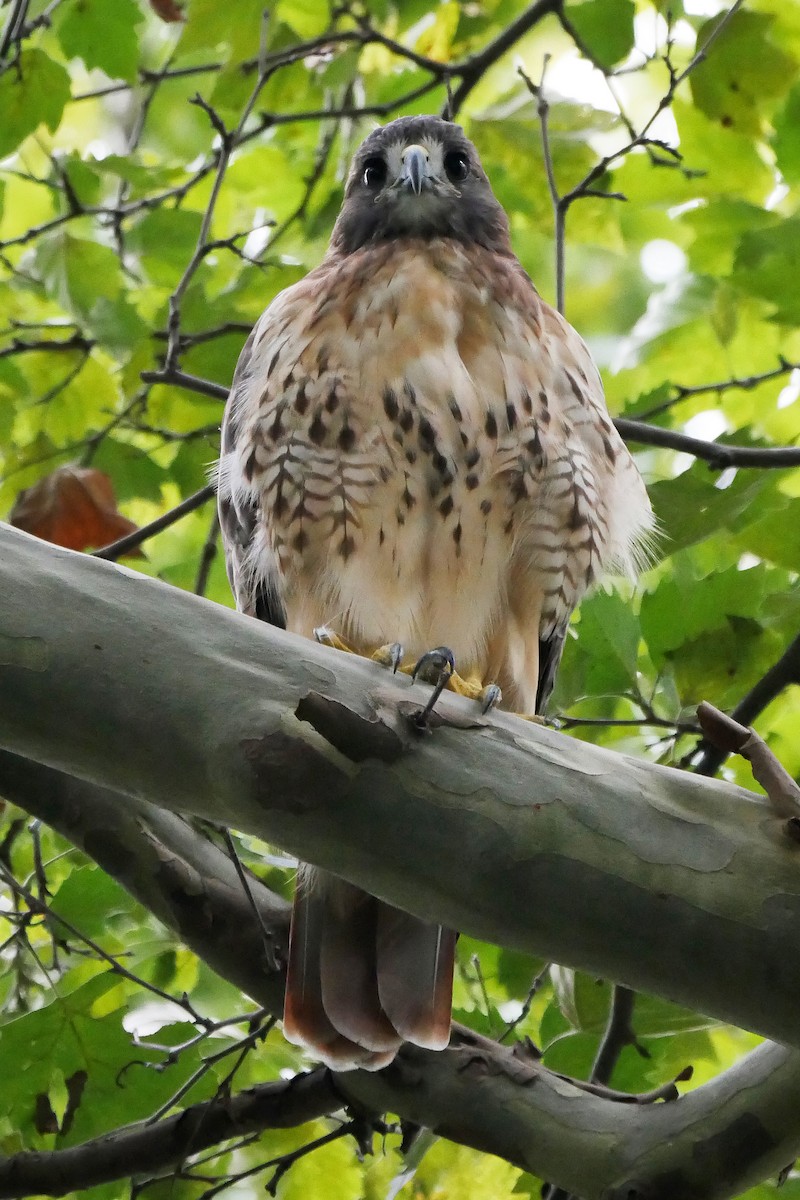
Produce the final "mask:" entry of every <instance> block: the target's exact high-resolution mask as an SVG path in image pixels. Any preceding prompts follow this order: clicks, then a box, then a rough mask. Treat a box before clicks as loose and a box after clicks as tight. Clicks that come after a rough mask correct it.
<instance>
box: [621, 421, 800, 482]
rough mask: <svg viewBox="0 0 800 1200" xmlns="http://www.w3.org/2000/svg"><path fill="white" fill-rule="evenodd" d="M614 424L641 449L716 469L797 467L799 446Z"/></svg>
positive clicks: (642, 424) (631, 423) (640, 423)
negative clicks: (732, 441) (740, 442)
mask: <svg viewBox="0 0 800 1200" xmlns="http://www.w3.org/2000/svg"><path fill="white" fill-rule="evenodd" d="M614 424H615V425H616V427H617V431H618V433H620V434H621V436H622V437H623V438H625V440H626V441H629V442H638V443H639V444H640V445H643V446H663V447H665V448H666V449H668V450H679V451H682V452H683V453H684V454H691V455H693V456H694V457H695V458H700V459H702V460H703V461H704V462H707V463H708V464H709V465H710V466H711V467H714V468H716V469H717V470H720V471H721V470H723V469H724V468H726V467H772V468H779V467H795V466H798V465H800V446H764V447H762V446H731V445H727V444H726V443H724V442H710V441H705V440H704V439H702V438H695V437H690V436H689V435H688V434H687V433H680V432H679V431H678V430H677V429H660V428H659V427H658V426H657V425H648V424H646V423H645V422H644V421H629V420H627V419H626V418H624V417H618V418H617V419H616V420H615V421H614Z"/></svg>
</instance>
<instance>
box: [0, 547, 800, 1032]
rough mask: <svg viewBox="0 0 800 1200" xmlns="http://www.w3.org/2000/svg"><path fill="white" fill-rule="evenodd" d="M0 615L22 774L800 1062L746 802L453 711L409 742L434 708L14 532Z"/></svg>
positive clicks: (785, 893)
mask: <svg viewBox="0 0 800 1200" xmlns="http://www.w3.org/2000/svg"><path fill="white" fill-rule="evenodd" d="M0 591H1V592H2V595H3V598H4V608H3V616H2V626H1V627H0V635H1V636H0V645H1V646H2V653H3V659H4V661H5V662H6V664H7V665H6V666H5V667H4V676H5V686H4V687H3V689H1V690H0V744H1V745H3V746H5V747H6V748H7V749H9V750H11V751H12V752H15V753H17V754H21V755H23V756H25V757H26V758H30V759H33V760H35V761H39V762H42V763H44V764H46V765H48V766H51V767H54V768H56V769H58V770H61V771H63V772H65V773H67V774H70V775H73V776H75V777H79V778H83V779H86V780H88V781H89V782H92V783H95V784H98V785H102V786H105V787H108V788H111V789H112V790H116V791H119V792H122V793H125V794H128V795H146V796H148V798H149V799H151V800H152V801H153V802H154V803H156V804H159V805H162V806H164V807H166V808H169V809H171V810H173V811H178V812H188V813H194V814H196V815H198V816H202V817H206V818H209V819H211V820H218V821H222V822H224V823H226V824H227V823H230V824H232V825H234V826H235V827H237V828H240V829H242V830H245V831H249V832H253V833H256V834H258V835H259V836H261V837H263V838H265V840H267V841H270V842H273V843H275V844H278V845H281V846H283V847H285V848H286V849H287V850H289V851H290V852H292V853H295V854H297V855H298V856H299V857H302V858H303V859H305V860H307V861H309V862H312V863H315V864H316V865H319V866H322V867H326V868H328V869H331V870H334V871H335V872H336V873H337V874H340V875H342V876H344V877H345V878H347V879H349V880H350V881H351V882H353V883H356V884H358V885H360V886H362V887H364V888H365V889H366V890H368V891H370V892H371V893H373V894H374V895H377V896H379V897H381V898H383V899H386V900H389V901H391V902H393V903H396V904H398V905H400V906H401V907H403V908H406V909H407V910H408V911H410V912H413V913H416V914H417V915H421V916H424V917H426V918H427V919H434V920H438V921H441V923H443V924H445V925H448V926H449V927H451V928H455V929H463V930H464V931H465V932H468V933H471V934H473V935H474V936H476V937H479V938H483V939H485V940H488V941H492V942H495V943H499V944H503V945H508V946H512V947H515V948H518V949H521V950H528V951H530V952H532V953H534V954H537V955H540V956H542V957H545V958H547V959H551V960H555V961H558V962H562V963H564V964H566V965H569V966H574V967H577V968H580V969H584V970H588V971H590V972H593V973H597V974H600V975H602V976H604V977H606V978H610V979H613V980H616V981H619V982H624V983H625V984H627V985H628V986H630V987H635V988H641V989H642V990H645V991H650V992H655V993H657V994H659V995H664V996H667V997H669V998H671V999H673V1000H675V1001H676V1002H678V1003H684V1004H687V1005H689V1006H690V1007H693V1008H695V1009H699V1010H700V1011H703V1012H708V1013H711V1014H713V1015H715V1016H718V1017H719V1018H721V1019H723V1020H728V1021H731V1022H732V1023H734V1024H737V1025H740V1026H744V1027H746V1028H750V1029H755V1030H757V1031H759V1032H762V1033H764V1034H765V1035H767V1036H772V1037H776V1038H779V1039H783V1040H785V1041H786V1042H787V1043H789V1044H796V1043H798V1042H800V1035H799V1034H798V1029H797V1020H796V1004H795V997H796V994H797V992H798V991H799V990H800V950H798V945H797V941H796V938H795V937H794V931H793V926H791V927H790V925H787V923H786V922H784V921H782V920H779V919H777V918H775V917H773V916H772V915H771V914H773V913H774V912H776V907H775V906H776V905H778V909H779V911H780V912H785V911H786V908H787V905H788V906H791V905H792V904H795V903H797V904H800V875H799V874H798V872H797V863H796V858H795V855H794V848H793V847H791V846H788V845H787V844H786V842H785V840H784V839H783V838H782V837H781V836H780V833H779V831H777V836H776V833H775V832H773V831H774V830H775V827H776V825H777V824H778V818H776V817H774V816H773V815H772V814H771V813H770V811H769V809H768V808H766V807H765V806H764V804H763V803H762V802H759V800H757V799H756V798H755V797H754V796H753V794H752V793H750V792H746V791H744V790H743V789H741V788H736V787H733V786H730V785H726V784H720V783H716V782H714V781H711V780H705V779H701V778H698V777H696V776H693V775H689V774H681V773H679V772H676V771H673V770H670V769H668V768H663V767H658V766H653V765H649V764H648V763H646V762H632V761H630V760H627V759H624V758H622V757H621V756H619V755H617V754H613V753H611V752H609V751H605V750H601V749H599V748H597V747H593V746H590V745H588V744H582V743H580V742H576V741H574V740H572V739H569V738H566V737H564V736H563V735H561V734H558V733H556V732H554V731H551V730H547V729H542V728H539V727H538V726H535V725H532V724H530V723H529V722H524V721H521V720H520V719H519V718H517V717H514V716H512V715H510V714H505V713H497V714H492V715H491V716H490V717H488V718H481V717H480V716H479V715H478V714H476V713H475V708H474V706H471V705H470V704H469V703H468V702H467V701H465V700H463V699H461V698H460V697H457V696H454V695H451V694H446V695H444V696H443V697H442V698H441V700H440V702H439V706H438V708H437V713H438V714H440V715H439V716H438V717H437V718H436V720H435V722H434V725H435V729H434V736H432V737H431V738H425V739H422V738H420V737H419V736H418V735H417V734H416V733H415V732H414V729H413V727H412V722H411V720H410V719H409V718H410V717H411V716H412V715H413V714H414V713H416V712H417V711H418V710H419V708H420V706H421V704H423V703H424V702H425V700H426V699H427V697H428V695H429V691H428V689H427V687H426V686H425V685H423V684H417V685H412V683H411V682H410V680H408V679H407V678H406V677H403V678H402V679H401V678H399V677H392V676H390V675H388V673H386V672H384V671H383V670H382V669H381V668H380V667H379V666H377V665H376V664H371V663H367V662H365V661H363V660H361V659H358V658H357V657H356V656H354V655H345V654H342V653H340V652H337V651H333V650H330V649H327V648H325V647H321V646H318V645H316V644H315V643H313V642H311V641H309V640H306V639H301V638H297V637H294V636H292V635H290V634H287V633H283V632H281V631H276V630H273V629H271V628H269V627H267V626H264V625H262V624H260V623H258V622H255V621H251V620H248V619H246V618H244V617H242V616H240V615H238V614H235V613H232V612H230V611H229V610H226V609H221V608H220V607H219V606H216V605H211V604H208V603H207V602H205V601H202V600H200V599H198V598H197V597H194V596H191V595H189V594H185V593H181V592H178V591H176V590H174V589H171V588H169V587H167V586H166V585H163V584H160V583H158V582H157V581H155V580H151V579H146V578H142V577H140V576H135V575H133V574H132V573H131V572H129V571H127V570H125V569H124V568H119V567H114V566H111V565H110V564H108V563H103V562H100V561H98V560H97V559H94V558H89V557H85V556H80V555H76V554H72V553H69V552H67V551H63V550H59V549H57V548H55V547H52V546H49V545H46V544H45V543H42V542H38V541H36V540H35V539H33V538H28V537H26V536H25V535H23V534H21V533H19V532H17V531H15V530H11V529H8V528H4V527H0ZM154 647H155V648H157V649H155V650H154ZM212 680H213V686H211V685H210V682H209V681H212ZM87 730H91V731H92V736H91V737H89V736H87V732H86V731H87ZM534 800H535V803H534ZM387 830H391V831H393V832H392V835H391V836H390V837H388V838H387V836H386V831H387ZM411 831H413V836H412V832H411ZM376 847H380V853H376ZM465 877H466V878H469V879H470V881H471V884H470V888H469V889H465V888H464V886H463V880H464V878H465ZM698 921H701V922H702V927H703V937H704V944H705V945H706V946H707V948H708V949H707V952H706V953H704V954H703V956H702V957H698V955H697V953H696V946H697V922H698ZM766 977H770V978H771V979H772V981H773V982H772V985H771V988H770V999H769V1004H765V1001H764V990H763V987H762V984H761V980H762V979H763V978H766Z"/></svg>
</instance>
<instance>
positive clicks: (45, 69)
mask: <svg viewBox="0 0 800 1200" xmlns="http://www.w3.org/2000/svg"><path fill="white" fill-rule="evenodd" d="M69 96H70V83H69V75H68V74H67V72H66V71H65V70H64V68H63V67H62V66H61V65H60V63H57V62H53V60H52V58H50V57H48V55H47V54H45V53H44V51H43V50H38V49H26V50H23V51H22V52H21V54H20V56H19V58H18V59H17V61H16V63H12V64H10V65H9V66H8V67H7V68H6V70H5V72H4V73H3V75H2V76H0V113H2V114H3V117H2V120H0V157H3V156H4V155H6V154H8V153H9V152H10V151H11V150H14V149H15V148H16V147H17V146H18V145H19V144H20V142H22V141H23V140H24V139H25V138H26V137H27V136H28V134H30V133H33V132H34V131H35V130H37V129H38V128H39V126H40V125H41V124H42V122H44V123H45V125H46V126H47V128H48V129H50V130H51V131H52V132H55V130H56V129H57V128H58V124H59V122H60V120H61V114H62V113H63V111H64V105H65V104H66V103H67V101H68V100H69Z"/></svg>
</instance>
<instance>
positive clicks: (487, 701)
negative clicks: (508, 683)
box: [478, 683, 503, 715]
mask: <svg viewBox="0 0 800 1200" xmlns="http://www.w3.org/2000/svg"><path fill="white" fill-rule="evenodd" d="M478 699H479V700H480V702H481V712H482V713H483V714H484V715H486V713H488V712H491V711H492V709H493V708H497V705H498V704H499V703H500V701H501V700H502V699H503V693H502V692H501V691H500V688H499V687H498V686H497V684H496V683H488V684H487V685H486V687H485V688H484V689H483V691H482V692H481V694H480V696H479V697H478Z"/></svg>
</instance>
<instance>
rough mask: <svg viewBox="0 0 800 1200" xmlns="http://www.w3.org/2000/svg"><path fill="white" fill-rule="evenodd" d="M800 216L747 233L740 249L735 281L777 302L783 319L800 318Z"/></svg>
mask: <svg viewBox="0 0 800 1200" xmlns="http://www.w3.org/2000/svg"><path fill="white" fill-rule="evenodd" d="M798 274H800V218H799V217H789V218H788V219H787V220H785V221H781V222H780V224H778V225H773V226H770V227H768V228H765V229H758V230H753V231H752V232H748V233H745V234H744V235H743V236H742V239H741V241H740V242H739V247H738V250H737V252H736V263H735V267H734V271H733V277H732V278H733V281H734V282H735V283H736V284H737V286H738V287H740V288H741V289H742V291H746V292H749V293H751V294H752V295H755V296H760V297H762V298H763V299H764V300H767V301H769V302H770V303H771V304H773V305H774V315H775V318H776V319H777V320H779V321H782V322H784V323H786V324H790V325H794V324H797V323H798V322H799V321H800V290H799V289H798V288H797V286H796V284H797V279H798Z"/></svg>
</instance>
